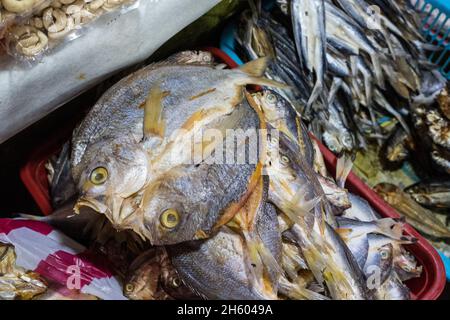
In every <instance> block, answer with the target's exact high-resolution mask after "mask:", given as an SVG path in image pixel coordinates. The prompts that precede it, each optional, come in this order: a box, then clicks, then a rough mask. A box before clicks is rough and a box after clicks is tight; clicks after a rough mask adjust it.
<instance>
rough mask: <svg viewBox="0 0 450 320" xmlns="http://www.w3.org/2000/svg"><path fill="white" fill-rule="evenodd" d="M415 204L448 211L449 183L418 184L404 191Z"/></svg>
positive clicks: (449, 206)
mask: <svg viewBox="0 0 450 320" xmlns="http://www.w3.org/2000/svg"><path fill="white" fill-rule="evenodd" d="M405 192H406V193H408V194H409V195H410V196H411V197H412V198H413V199H414V200H415V201H416V202H417V203H419V204H420V205H422V206H425V207H427V208H431V209H437V210H442V209H450V181H433V182H419V183H417V184H415V185H412V186H410V187H408V188H406V189H405Z"/></svg>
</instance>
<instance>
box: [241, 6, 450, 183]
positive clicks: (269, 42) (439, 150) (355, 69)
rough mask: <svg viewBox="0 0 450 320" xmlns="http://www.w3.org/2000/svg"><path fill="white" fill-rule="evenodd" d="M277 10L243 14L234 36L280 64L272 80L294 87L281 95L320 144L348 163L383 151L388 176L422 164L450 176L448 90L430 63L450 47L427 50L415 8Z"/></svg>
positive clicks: (251, 54) (254, 53) (246, 50)
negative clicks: (350, 157) (371, 150)
mask: <svg viewBox="0 0 450 320" xmlns="http://www.w3.org/2000/svg"><path fill="white" fill-rule="evenodd" d="M277 4H278V8H277V9H275V10H272V11H270V12H269V11H265V10H263V9H262V8H261V4H260V3H259V4H258V3H257V4H255V5H254V6H253V10H249V11H247V12H245V13H243V14H242V17H241V19H240V23H239V24H238V28H237V31H236V33H235V34H236V36H235V38H236V41H237V43H238V44H239V45H240V48H241V50H240V51H241V52H243V58H245V59H247V60H253V59H257V58H259V57H264V56H272V57H273V58H274V61H273V63H272V64H271V65H270V67H269V68H268V70H267V72H266V76H267V77H268V78H270V79H276V80H278V81H283V82H285V83H287V84H289V85H290V86H291V87H292V89H293V90H291V91H289V92H288V91H286V90H283V89H278V91H279V92H280V93H281V94H282V95H283V96H285V97H286V98H288V99H289V100H291V102H292V103H293V104H294V105H295V106H296V108H297V110H298V111H299V112H300V113H301V114H302V115H303V116H304V119H305V120H306V122H307V123H308V124H309V129H310V130H311V131H312V132H313V133H314V134H315V136H316V137H318V138H319V139H321V140H322V141H323V142H324V143H325V144H326V146H327V147H328V148H329V149H330V150H331V151H333V152H334V153H335V154H339V155H340V154H342V153H350V154H354V153H356V152H358V151H364V150H365V149H366V148H367V146H368V145H369V144H375V145H379V146H380V147H382V148H381V151H380V158H381V160H382V163H383V164H384V165H385V167H386V168H387V169H397V168H399V167H401V165H402V164H403V163H404V161H405V160H407V159H410V160H414V159H418V158H421V159H420V160H418V161H417V163H418V165H419V166H420V167H421V168H422V171H430V170H429V168H433V169H432V170H431V171H433V172H435V173H436V171H437V172H438V175H439V174H440V172H445V173H447V174H448V173H450V156H449V155H450V149H449V146H450V135H449V132H450V131H449V128H450V123H449V119H450V118H449V117H448V116H449V114H448V101H447V103H443V104H440V106H439V105H438V101H439V100H440V98H439V96H440V95H442V96H441V98H445V97H446V96H447V93H446V92H445V90H446V87H447V82H446V79H445V78H444V77H443V76H442V75H441V74H440V73H439V71H438V67H437V66H435V65H433V64H431V63H430V62H429V61H428V60H427V54H428V53H429V52H433V51H438V50H442V48H439V47H436V46H433V45H431V44H428V43H426V39H424V38H423V37H422V35H421V34H420V33H419V30H420V24H421V16H420V15H419V14H418V13H417V12H416V11H415V10H414V7H413V6H412V5H411V3H410V2H409V1H407V0H402V1H397V0H278V1H277ZM419 154H420V157H419ZM422 158H424V159H425V160H426V162H424V161H423V159H422ZM424 163H429V164H430V165H429V166H427V165H424ZM419 171H420V170H419Z"/></svg>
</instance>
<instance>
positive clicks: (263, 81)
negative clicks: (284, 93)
mask: <svg viewBox="0 0 450 320" xmlns="http://www.w3.org/2000/svg"><path fill="white" fill-rule="evenodd" d="M249 80H250V81H249V83H248V84H254V85H260V86H266V87H271V88H279V89H285V90H290V89H291V86H289V85H288V84H285V83H282V82H278V81H275V80H271V79H268V78H264V77H252V78H250V79H249Z"/></svg>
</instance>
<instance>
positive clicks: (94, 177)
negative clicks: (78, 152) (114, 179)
mask: <svg viewBox="0 0 450 320" xmlns="http://www.w3.org/2000/svg"><path fill="white" fill-rule="evenodd" d="M89 179H90V180H91V182H92V183H93V184H95V185H96V186H99V185H102V184H104V183H105V182H106V180H107V179H108V170H106V168H104V167H98V168H96V169H94V170H92V172H91V176H90V178H89Z"/></svg>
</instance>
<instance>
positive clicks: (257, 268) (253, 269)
mask: <svg viewBox="0 0 450 320" xmlns="http://www.w3.org/2000/svg"><path fill="white" fill-rule="evenodd" d="M243 235H244V239H245V245H246V247H247V250H248V255H245V256H246V267H247V271H248V274H249V279H250V282H251V284H252V286H254V287H263V285H262V282H263V264H262V261H261V258H260V256H259V253H258V244H257V243H256V241H255V240H254V239H253V237H252V236H251V235H250V234H249V233H248V232H247V231H243Z"/></svg>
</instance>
